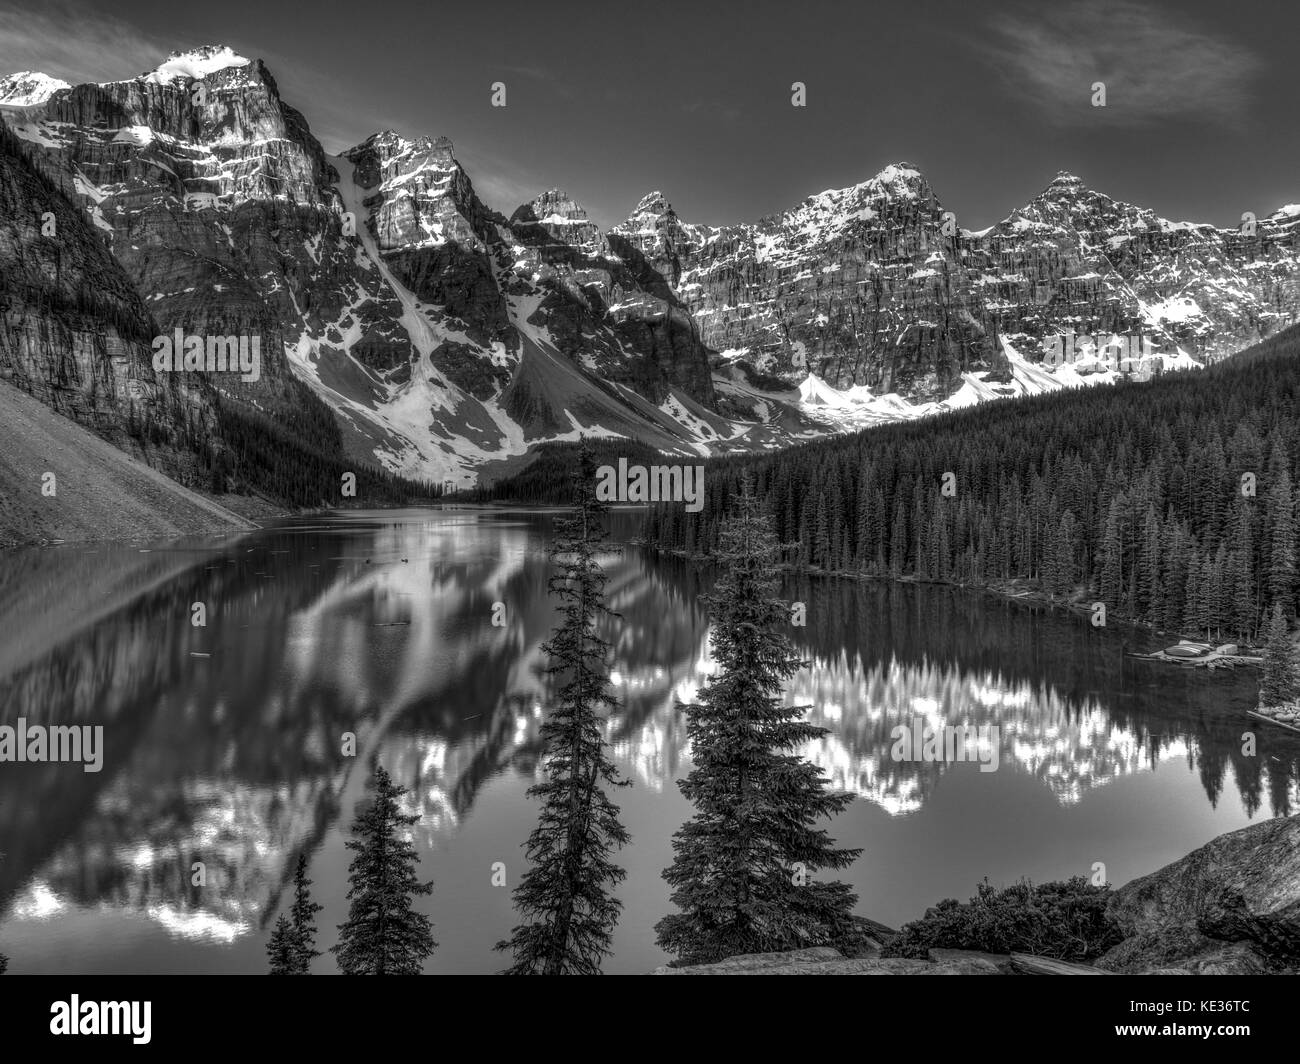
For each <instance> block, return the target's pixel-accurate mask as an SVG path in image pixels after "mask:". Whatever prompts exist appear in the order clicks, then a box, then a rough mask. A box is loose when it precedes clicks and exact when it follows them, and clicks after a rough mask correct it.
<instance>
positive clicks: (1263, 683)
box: [1259, 602, 1300, 706]
mask: <svg viewBox="0 0 1300 1064" xmlns="http://www.w3.org/2000/svg"><path fill="white" fill-rule="evenodd" d="M1298 686H1300V675H1298V671H1297V666H1296V654H1295V646H1294V644H1292V642H1291V633H1290V632H1289V631H1288V630H1287V623H1286V615H1285V614H1284V613H1283V612H1282V604H1281V603H1280V602H1275V603H1273V613H1272V616H1271V617H1270V618H1269V622H1268V633H1267V635H1266V637H1265V642H1264V661H1263V666H1262V675H1261V677H1260V681H1259V704H1260V705H1262V706H1280V705H1281V704H1282V703H1283V702H1290V701H1291V700H1292V699H1294V698H1295V697H1296V688H1297V687H1298Z"/></svg>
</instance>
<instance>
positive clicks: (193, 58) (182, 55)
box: [139, 44, 250, 85]
mask: <svg viewBox="0 0 1300 1064" xmlns="http://www.w3.org/2000/svg"><path fill="white" fill-rule="evenodd" d="M249 62H250V61H249V60H248V59H245V58H244V57H243V56H242V55H238V54H236V52H235V51H234V49H232V48H230V47H228V46H226V45H224V44H210V45H205V46H204V47H202V48H195V49H193V50H192V51H188V52H172V54H171V55H169V56H168V57H167V59H166V61H165V62H164V63H162V64H161V65H160V66H158V67H157V68H156V69H154V70H151V71H147V72H146V73H144V74H141V75H140V77H139V80H140V81H147V82H151V83H152V84H155V85H167V84H170V83H171V82H173V81H176V80H177V79H181V80H185V81H197V80H200V79H202V78H206V77H207V76H208V75H209V74H215V73H216V72H217V71H219V70H226V69H228V68H229V67H243V66H248V64H249Z"/></svg>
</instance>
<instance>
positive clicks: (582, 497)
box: [496, 445, 628, 975]
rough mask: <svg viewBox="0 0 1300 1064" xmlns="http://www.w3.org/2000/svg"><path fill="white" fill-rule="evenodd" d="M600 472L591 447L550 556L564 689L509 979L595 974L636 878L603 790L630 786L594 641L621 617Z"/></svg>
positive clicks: (603, 644)
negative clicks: (621, 768) (609, 748)
mask: <svg viewBox="0 0 1300 1064" xmlns="http://www.w3.org/2000/svg"><path fill="white" fill-rule="evenodd" d="M595 484H596V468H595V462H594V460H593V457H592V452H591V449H590V447H589V446H587V445H584V446H583V448H582V450H581V452H580V454H579V461H578V469H577V472H576V474H575V477H574V496H575V506H574V510H573V513H572V514H571V515H570V516H568V517H564V518H559V519H557V521H556V540H555V543H554V545H553V546H552V548H551V552H550V553H551V555H552V557H553V558H554V559H555V561H556V565H557V572H556V573H555V574H554V575H553V576H552V577H551V580H550V584H549V587H550V591H551V594H553V595H554V596H556V598H557V599H558V600H559V612H560V623H559V625H558V627H557V628H556V629H555V631H554V633H553V634H552V635H551V638H550V640H549V641H548V642H546V643H545V644H543V646H542V650H543V652H544V653H545V654H546V656H547V658H548V665H547V668H546V672H547V674H548V675H550V676H551V677H553V679H554V681H555V682H556V683H557V684H558V687H557V688H556V692H555V699H556V700H555V705H554V707H553V708H552V709H551V711H550V713H549V714H548V716H547V718H546V722H545V724H543V725H542V731H541V738H542V742H543V743H544V745H545V750H546V767H545V780H544V781H543V782H542V783H539V784H537V785H535V786H533V787H531V788H529V791H528V793H529V795H530V796H532V797H534V798H538V799H540V800H541V813H540V815H539V817H538V822H537V827H536V828H535V829H534V830H533V833H532V834H531V835H530V836H529V838H528V841H527V843H525V853H526V855H527V859H528V862H529V867H528V870H527V871H526V872H525V873H524V875H523V877H522V878H521V880H520V882H519V886H518V887H516V888H515V891H514V900H515V908H516V909H518V911H519V913H520V914H521V916H522V917H523V922H522V923H521V924H519V926H517V927H516V928H515V929H514V931H513V932H512V933H511V936H510V938H509V939H508V940H506V941H503V942H499V943H497V946H496V948H497V949H499V950H510V951H512V952H513V953H514V964H513V965H511V967H510V968H508V969H507V974H510V975H598V974H599V973H600V966H601V963H602V960H603V958H604V957H605V956H607V955H608V954H609V952H610V948H609V945H610V941H611V938H612V936H613V930H614V925H615V923H616V922H617V920H618V914H619V912H620V910H621V909H622V903H621V902H620V901H619V900H618V899H617V898H616V897H615V896H614V887H615V886H617V885H618V883H620V882H621V881H622V880H623V878H624V877H625V876H626V875H627V873H626V872H625V871H624V870H623V869H622V868H619V867H618V866H617V865H615V864H614V863H613V861H612V860H611V859H610V855H611V853H612V852H613V850H614V849H615V848H617V847H621V846H623V845H625V844H626V843H627V841H628V833H627V831H626V830H625V829H624V828H623V825H622V824H621V823H620V822H619V819H618V807H617V806H616V805H615V804H614V803H613V802H612V801H611V800H610V798H609V796H608V794H607V793H606V789H605V788H606V785H608V786H611V787H616V786H623V785H624V784H623V781H621V780H620V779H619V777H618V772H617V769H616V768H615V767H614V764H613V762H612V761H611V760H610V759H609V756H608V754H607V753H606V750H605V743H604V740H603V738H602V735H601V710H602V709H604V710H608V709H611V708H612V707H614V706H615V705H616V704H617V703H616V701H615V700H614V698H613V697H612V696H611V695H610V694H609V691H608V687H609V673H608V666H607V663H606V662H607V657H608V654H609V643H608V642H607V641H606V640H605V639H603V638H602V637H601V635H600V634H599V632H598V630H597V625H598V623H599V621H600V620H601V619H602V618H604V617H612V616H616V614H614V613H613V612H612V611H611V610H610V609H609V607H608V606H607V605H606V603H605V583H606V581H607V579H608V577H607V576H606V574H605V572H604V570H603V569H602V568H601V566H600V563H599V561H598V560H597V553H598V551H600V550H602V549H605V550H608V548H604V547H602V544H603V542H604V540H605V536H606V532H605V528H604V524H603V521H604V515H605V513H606V511H607V510H608V507H606V506H604V505H603V504H602V503H600V502H599V501H598V500H597V498H596V491H595Z"/></svg>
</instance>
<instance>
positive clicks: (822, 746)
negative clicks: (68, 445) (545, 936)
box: [0, 509, 1300, 973]
mask: <svg viewBox="0 0 1300 1064" xmlns="http://www.w3.org/2000/svg"><path fill="white" fill-rule="evenodd" d="M550 523H551V517H550V515H548V514H545V513H528V512H503V511H488V510H472V509H460V510H446V511H400V512H375V513H350V514H346V515H338V516H331V517H328V518H325V519H321V518H313V519H311V520H301V521H295V522H289V523H286V524H284V525H282V526H280V527H277V528H274V529H267V530H263V531H261V532H258V533H254V534H253V535H251V536H247V537H242V538H241V537H229V538H225V539H220V540H215V539H210V540H200V541H185V542H181V543H172V544H117V545H105V544H93V545H64V546H56V547H50V548H45V549H42V550H31V551H22V552H10V553H7V554H0V607H3V608H5V609H7V610H8V612H7V613H6V614H5V618H6V619H5V622H4V623H5V626H6V628H5V632H4V635H3V644H4V649H3V651H0V724H14V723H15V722H16V720H17V718H19V717H26V719H27V721H28V723H29V724H33V723H46V724H72V723H84V724H102V725H104V743H105V754H104V765H103V769H102V771H100V772H98V773H87V772H84V771H83V770H82V767H81V766H80V765H66V764H65V765H32V764H0V854H3V857H0V951H2V952H4V953H7V954H8V955H9V956H10V958H11V971H14V972H47V973H54V972H59V973H114V972H178V973H180V972H250V973H257V972H261V971H264V970H265V942H266V939H267V937H268V934H269V928H270V925H271V924H273V923H274V921H275V918H276V917H277V915H278V914H279V913H280V912H281V911H282V910H283V909H284V908H285V906H286V901H287V894H288V890H287V888H288V886H289V885H290V880H291V875H292V864H293V860H294V858H295V856H296V854H297V853H298V852H300V851H305V852H307V853H308V855H309V859H310V867H311V876H312V878H313V879H314V881H315V886H314V891H315V895H316V899H317V900H318V901H320V902H321V903H322V904H324V906H325V909H324V911H323V912H322V913H321V914H320V925H319V926H320V928H321V936H320V937H321V941H320V943H319V946H320V947H321V948H322V949H324V948H326V947H328V946H330V945H332V944H333V943H334V941H335V925H337V924H338V923H339V922H340V921H341V920H342V919H343V918H344V916H345V913H346V900H345V893H346V889H347V885H346V869H347V863H348V854H347V851H345V849H344V846H343V843H344V841H345V839H346V837H347V829H348V827H349V824H350V822H351V818H352V812H353V808H354V806H355V805H356V803H357V801H358V799H359V798H360V797H361V795H362V793H363V789H364V782H365V776H366V767H365V762H366V760H367V759H369V758H372V757H375V758H378V760H379V761H380V762H381V763H382V764H384V765H385V766H386V767H387V768H388V770H389V771H390V772H391V773H392V774H393V776H394V777H395V778H396V779H397V781H398V782H400V783H401V784H402V785H403V786H405V787H407V788H409V789H410V795H409V796H408V799H409V803H410V810H411V811H413V812H416V813H418V814H419V816H420V820H419V823H418V824H417V825H416V827H415V829H414V831H415V838H416V844H417V848H418V850H419V853H420V855H421V872H422V874H423V876H424V877H425V878H432V879H433V880H434V881H435V888H434V892H433V894H432V895H430V896H429V897H427V898H423V899H421V904H422V906H423V907H424V908H425V910H426V911H427V912H428V913H429V914H430V916H431V918H432V919H433V920H434V922H435V925H436V926H435V937H436V938H437V939H438V941H439V943H440V946H439V949H438V951H437V952H436V953H435V954H434V956H433V958H432V959H431V960H430V962H429V965H428V971H430V972H492V971H496V970H499V969H500V968H501V967H502V965H503V962H504V958H503V957H502V956H501V955H500V954H495V953H494V952H493V950H492V944H493V943H495V942H496V941H498V940H499V939H501V938H502V937H504V936H505V935H506V934H507V932H508V931H509V929H510V927H511V926H512V925H513V923H514V914H513V912H512V910H511V904H510V893H509V887H511V886H513V885H514V884H515V883H516V882H517V881H518V876H519V874H520V873H521V872H522V871H523V868H524V865H523V860H522V850H521V848H520V846H521V843H522V842H523V840H524V838H525V837H526V836H527V834H528V832H529V831H530V830H531V828H532V826H533V821H534V817H535V812H536V808H535V805H534V804H533V803H532V802H531V801H530V800H529V799H528V798H526V796H525V794H524V792H525V790H526V789H527V787H528V786H529V785H530V783H532V782H533V781H534V779H535V778H536V774H537V772H538V770H539V767H540V761H539V758H540V753H541V751H540V749H539V746H538V729H539V725H540V722H541V718H542V714H543V712H544V705H545V691H544V689H543V685H542V682H541V680H540V678H539V669H540V667H541V665H542V657H541V654H540V649H539V648H540V644H541V643H542V642H543V641H544V640H545V639H546V637H547V635H548V634H549V631H550V628H551V626H552V624H553V622H554V615H553V606H552V602H551V600H550V599H548V597H547V595H546V580H547V576H548V573H549V562H548V560H547V558H546V554H545V547H546V542H547V537H548V532H549V528H550ZM635 527H636V515H635V514H632V513H619V514H616V515H615V532H616V534H617V535H619V536H629V535H631V534H633V532H634V530H635ZM608 567H609V572H610V575H611V580H610V584H609V595H610V600H611V604H612V606H613V607H614V608H615V609H616V610H617V611H619V612H620V613H621V614H622V621H621V622H620V623H618V624H617V625H616V626H615V627H614V628H612V629H611V632H610V636H611V638H612V640H613V643H614V648H615V650H614V652H615V662H614V673H613V680H614V689H615V693H616V694H617V695H618V697H619V698H620V699H621V702H622V705H621V707H620V710H619V712H618V713H617V714H616V715H615V717H614V718H613V719H612V720H611V723H610V737H611V740H612V742H613V744H614V751H615V760H616V762H617V763H618V765H619V766H620V768H621V770H622V771H623V773H624V774H625V776H626V777H627V778H629V779H631V780H632V786H631V787H629V788H626V789H624V790H623V791H621V792H619V793H618V794H617V800H618V801H619V803H620V805H621V807H622V811H623V819H624V823H625V824H626V825H627V827H628V829H629V831H630V832H631V834H632V844H631V845H630V846H629V847H628V848H627V849H625V850H623V851H622V852H621V854H620V858H619V859H620V861H621V863H622V864H623V866H624V867H625V868H626V869H627V871H628V878H627V880H626V881H625V883H624V884H623V886H622V889H621V895H622V898H623V901H624V912H623V918H622V922H621V923H620V925H619V928H618V932H617V936H616V939H615V950H616V953H615V956H614V957H613V958H612V959H611V960H610V962H609V963H608V964H607V966H606V968H607V970H608V971H612V972H645V971H648V970H650V969H651V968H653V967H654V966H655V965H657V964H660V963H663V961H664V960H665V958H664V957H663V955H662V954H661V953H660V951H659V950H658V949H657V948H656V946H655V944H654V934H653V931H652V928H653V925H654V923H655V922H656V921H657V920H658V919H659V918H660V917H661V916H663V915H664V914H665V913H666V912H667V911H668V901H667V889H666V886H665V884H664V883H663V880H662V879H661V878H660V872H661V871H662V869H663V868H664V867H665V866H666V865H667V864H668V863H669V860H670V858H671V849H670V839H671V836H672V833H673V831H674V830H676V828H677V827H678V826H679V825H680V824H681V823H682V822H683V821H684V820H685V819H686V818H687V817H688V815H689V813H690V808H689V806H688V805H687V803H686V802H685V800H684V799H683V798H682V797H681V795H680V793H679V792H678V790H677V788H676V786H675V783H674V781H675V780H677V779H678V778H680V777H681V776H683V775H684V774H685V773H686V772H687V771H688V769H689V767H690V762H689V748H688V744H687V741H686V732H685V725H684V718H683V715H682V714H681V712H680V711H679V710H678V709H677V708H676V701H677V700H678V699H685V700H689V699H690V698H691V697H692V696H693V694H694V693H695V692H696V690H697V689H698V687H699V685H700V684H701V682H702V681H703V679H704V677H706V676H707V675H708V673H709V670H710V668H711V666H710V661H709V655H708V639H707V637H708V625H707V620H706V618H705V616H704V614H703V612H702V610H701V608H700V605H699V601H698V599H699V594H700V593H701V591H702V590H705V589H706V587H707V582H708V580H709V575H708V574H707V573H700V572H698V571H697V570H695V569H694V568H693V567H691V566H688V565H686V564H684V563H678V562H673V561H668V562H665V561H656V560H651V559H647V558H645V557H644V556H642V555H641V553H640V552H638V551H636V550H635V549H633V550H629V551H627V552H625V553H624V554H623V555H622V556H615V557H611V558H610V559H609V560H608ZM785 594H786V595H787V597H789V598H791V599H796V600H800V601H804V602H806V603H807V611H808V613H807V626H806V627H802V628H799V627H794V628H792V629H791V632H792V635H793V636H794V638H795V639H796V641H797V643H798V646H799V648H800V652H801V653H802V654H803V655H804V656H805V657H807V658H808V659H810V661H811V665H810V666H809V667H808V668H806V669H805V670H804V671H803V672H801V673H800V674H799V675H798V676H797V677H796V679H795V681H794V682H793V683H792V685H791V689H790V691H789V693H788V697H789V698H790V699H791V700H792V701H793V702H794V703H796V704H800V705H810V706H811V708H810V710H809V717H810V719H811V720H813V721H815V722H817V723H820V724H823V725H825V726H826V727H828V728H830V729H831V732H830V735H829V736H828V737H827V738H826V739H825V740H824V741H823V742H820V743H818V744H816V745H815V746H814V747H813V748H811V749H810V750H809V751H808V754H809V756H811V757H813V758H814V759H816V761H817V762H818V763H820V764H821V765H822V766H823V768H824V770H825V772H826V773H827V774H828V775H829V776H830V777H831V778H832V780H833V781H834V783H835V784H836V785H837V786H839V787H841V788H845V789H849V790H852V791H853V792H855V793H856V794H857V795H858V799H857V800H856V801H855V802H854V803H853V805H852V806H851V807H850V808H849V809H848V810H847V811H846V812H845V813H843V814H842V815H841V816H840V817H838V818H837V819H835V820H834V821H833V822H832V831H833V834H834V835H835V836H836V837H837V839H838V840H839V841H840V843H841V844H843V845H849V846H860V847H862V848H863V850H864V852H863V854H862V857H861V858H860V859H859V860H858V862H857V863H856V864H855V865H854V866H853V868H851V869H850V870H849V871H848V872H847V873H842V875H844V877H845V878H848V879H850V880H851V881H852V882H853V884H854V886H855V887H856V889H857V890H858V892H859V895H860V902H859V910H860V911H861V912H863V913H864V914H866V915H868V916H871V917H873V918H874V919H876V920H880V921H883V922H885V923H888V924H893V925H898V924H900V923H903V922H905V921H907V920H909V919H913V918H915V917H917V916H920V915H921V913H922V912H923V911H924V910H925V908H926V907H927V906H929V905H931V904H933V903H935V902H936V901H938V900H939V899H941V898H944V897H953V896H955V897H959V898H962V899H965V898H967V897H969V896H970V895H971V894H972V893H973V892H974V888H975V885H976V883H977V882H978V881H980V880H981V879H983V878H984V877H985V876H987V877H988V878H989V879H990V880H992V881H993V882H995V883H1007V882H1012V881H1014V880H1017V879H1019V878H1021V877H1029V878H1030V879H1032V880H1035V881H1042V880H1047V879H1057V878H1063V877H1066V876H1070V875H1073V874H1083V875H1088V874H1090V873H1091V871H1092V868H1093V864H1094V862H1098V861H1100V862H1104V863H1105V867H1106V874H1107V876H1108V878H1109V879H1110V881H1111V882H1112V883H1114V884H1116V885H1118V884H1121V883H1123V882H1126V881H1127V880H1129V879H1131V878H1133V877H1135V876H1140V875H1143V874H1145V873H1147V872H1150V871H1153V870H1154V869H1156V868H1158V867H1160V866H1161V865H1163V864H1166V863H1167V862H1169V861H1170V860H1173V859H1175V858H1177V857H1180V856H1182V855H1183V854H1185V853H1187V852H1188V851H1190V850H1192V849H1194V848H1195V847H1196V846H1198V845H1200V844H1202V843H1204V842H1206V841H1208V840H1209V839H1211V838H1213V837H1214V836H1215V835H1218V834H1220V833H1222V832H1225V831H1230V830H1233V829H1235V828H1238V827H1242V826H1244V825H1246V824H1249V823H1251V822H1255V821H1259V820H1261V819H1264V818H1268V817H1272V816H1277V815H1286V814H1290V813H1293V812H1296V811H1297V810H1298V809H1300V785H1298V784H1297V779H1298V778H1300V737H1297V736H1291V735H1289V734H1287V733H1285V732H1283V731H1281V729H1272V730H1269V728H1268V726H1267V725H1263V724H1259V725H1256V724H1255V723H1254V722H1253V721H1252V719H1251V718H1250V717H1248V716H1247V715H1246V711H1247V710H1248V709H1249V708H1250V707H1251V706H1252V705H1253V704H1254V696H1255V690H1256V677H1255V675H1254V673H1253V672H1251V671H1242V672H1238V673H1232V672H1224V673H1219V672H1216V673H1207V672H1205V671H1204V670H1186V671H1184V670H1180V669H1177V668H1174V667H1171V666H1168V665H1160V664H1158V663H1151V662H1142V661H1135V660H1133V659H1132V658H1126V657H1125V656H1124V649H1125V640H1127V642H1128V647H1127V649H1129V650H1136V649H1141V650H1145V649H1148V648H1150V647H1153V646H1156V645H1160V644H1161V643H1163V642H1168V641H1170V640H1162V639H1160V638H1159V637H1156V636H1144V635H1140V634H1139V635H1135V634H1134V633H1132V632H1127V633H1126V632H1124V631H1121V630H1099V629H1094V628H1092V627H1091V626H1090V625H1089V624H1088V623H1087V622H1086V620H1083V619H1078V618H1075V617H1073V616H1067V615H1063V614H1060V613H1053V612H1050V611H1046V610H1043V609H1040V608H1034V607H1029V606H1025V605H1022V604H1019V603H1012V602H1007V601H1004V600H1001V599H998V598H996V597H993V596H989V595H984V594H980V593H976V592H963V591H959V590H955V589H946V588H935V587H917V586H906V585H895V584H889V583H877V582H871V583H855V582H847V581H829V580H791V581H790V582H789V584H788V586H787V588H786V590H785ZM196 602H202V603H204V604H205V605H206V608H207V614H208V617H207V620H208V623H207V626H206V627H203V628H196V627H194V626H192V625H191V623H190V617H191V614H190V609H191V605H192V604H193V603H196ZM498 602H500V603H504V604H505V606H506V614H505V625H504V626H503V627H495V626H493V624H492V616H493V606H494V603H498ZM917 716H921V717H925V718H926V719H928V720H930V721H932V722H940V721H943V720H946V721H948V722H949V723H960V722H963V721H966V722H970V723H972V724H976V725H979V724H990V725H992V724H996V725H998V726H999V728H1000V729H1001V735H1000V743H999V749H1000V767H999V769H998V771H996V772H983V773H982V772H980V771H979V766H978V765H977V764H974V763H964V764H946V765H945V764H934V763H919V762H896V761H894V760H892V759H891V757H890V751H891V748H892V746H893V738H892V736H891V729H893V728H894V726H895V725H897V724H899V723H904V722H910V721H911V720H912V719H913V718H914V717H917ZM1256 727H1258V728H1259V729H1260V730H1259V732H1258V734H1259V754H1258V756H1255V757H1246V756H1243V755H1242V753H1241V747H1242V742H1241V736H1242V733H1243V731H1246V730H1255V729H1256ZM349 731H350V732H354V733H355V734H356V735H357V737H358V756H357V757H356V758H346V757H343V756H342V755H341V752H340V743H341V737H342V735H343V733H345V732H349ZM195 861H202V862H203V863H204V865H205V868H206V879H207V881H206V885H205V886H201V887H198V886H193V885H192V884H191V866H192V863H193V862H195ZM498 861H501V862H504V863H505V866H506V869H507V877H508V887H507V888H501V887H494V886H492V866H493V863H494V862H498ZM316 970H317V971H319V972H322V973H325V972H332V971H334V970H335V969H334V963H333V958H332V957H331V956H330V955H328V954H326V955H325V956H324V957H321V958H319V959H318V960H317V964H316Z"/></svg>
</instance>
